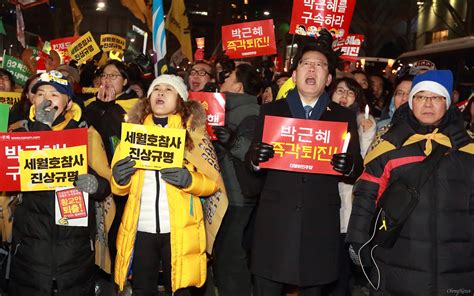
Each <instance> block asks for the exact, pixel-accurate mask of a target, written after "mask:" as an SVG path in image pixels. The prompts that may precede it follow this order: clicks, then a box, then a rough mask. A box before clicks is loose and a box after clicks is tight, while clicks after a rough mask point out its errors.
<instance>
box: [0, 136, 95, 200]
mask: <svg viewBox="0 0 474 296" xmlns="http://www.w3.org/2000/svg"><path fill="white" fill-rule="evenodd" d="M81 145H87V129H86V128H80V129H71V130H64V131H48V132H19V133H0V159H2V161H1V162H0V191H20V168H19V157H18V155H19V151H22V150H45V149H53V150H54V149H59V148H67V147H76V146H81Z"/></svg>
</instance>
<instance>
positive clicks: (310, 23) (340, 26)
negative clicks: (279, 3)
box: [289, 0, 356, 38]
mask: <svg viewBox="0 0 474 296" xmlns="http://www.w3.org/2000/svg"><path fill="white" fill-rule="evenodd" d="M355 3H356V0H294V1H293V12H292V14H291V23H290V31H289V33H290V34H298V35H304V36H312V37H316V36H317V32H319V31H320V30H321V28H326V29H328V31H329V32H331V33H332V34H333V36H334V37H336V38H341V37H344V36H345V35H346V34H347V32H349V26H350V24H351V19H352V14H353V13H354V7H355Z"/></svg>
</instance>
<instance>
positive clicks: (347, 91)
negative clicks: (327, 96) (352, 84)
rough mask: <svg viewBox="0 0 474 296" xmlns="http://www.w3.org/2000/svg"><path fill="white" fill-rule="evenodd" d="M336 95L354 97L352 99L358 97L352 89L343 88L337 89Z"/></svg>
mask: <svg viewBox="0 0 474 296" xmlns="http://www.w3.org/2000/svg"><path fill="white" fill-rule="evenodd" d="M335 93H336V94H338V95H340V96H343V95H346V96H348V97H352V98H355V96H356V94H355V92H354V91H352V90H350V89H343V88H341V87H338V88H336V91H335Z"/></svg>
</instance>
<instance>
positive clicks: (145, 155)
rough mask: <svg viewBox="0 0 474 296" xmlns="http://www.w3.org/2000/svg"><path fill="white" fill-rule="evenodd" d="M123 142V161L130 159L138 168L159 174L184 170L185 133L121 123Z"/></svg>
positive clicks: (170, 129)
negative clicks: (158, 172)
mask: <svg viewBox="0 0 474 296" xmlns="http://www.w3.org/2000/svg"><path fill="white" fill-rule="evenodd" d="M121 139H122V140H121V142H120V146H121V149H120V151H121V154H122V155H121V156H120V158H125V157H127V156H130V157H131V158H132V159H133V160H135V161H136V163H137V164H136V165H135V167H136V168H141V169H148V170H159V169H162V168H172V167H182V166H183V158H184V146H185V140H186V130H185V129H174V128H162V127H159V126H147V125H141V124H131V123H122V138H121Z"/></svg>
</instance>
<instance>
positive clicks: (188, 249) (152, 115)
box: [111, 75, 217, 296]
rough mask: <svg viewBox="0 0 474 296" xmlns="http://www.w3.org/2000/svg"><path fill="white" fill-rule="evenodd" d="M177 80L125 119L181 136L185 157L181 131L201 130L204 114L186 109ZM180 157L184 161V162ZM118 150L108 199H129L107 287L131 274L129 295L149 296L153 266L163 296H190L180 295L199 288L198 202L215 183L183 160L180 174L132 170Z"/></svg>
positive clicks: (202, 260) (195, 107)
mask: <svg viewBox="0 0 474 296" xmlns="http://www.w3.org/2000/svg"><path fill="white" fill-rule="evenodd" d="M187 97H188V92H187V90H186V86H185V84H184V82H183V80H182V79H181V78H180V77H178V76H174V75H161V76H159V77H158V78H156V79H155V80H154V81H153V82H152V84H151V86H150V88H149V90H148V95H147V98H146V99H144V100H143V101H141V102H140V103H138V104H137V105H136V106H135V108H134V111H133V112H131V114H132V115H131V116H130V120H129V122H131V123H138V124H144V125H158V126H161V127H169V128H185V129H187V133H186V134H187V136H186V143H185V146H186V151H187V152H188V151H191V150H192V149H193V145H194V144H193V141H192V139H191V137H190V136H189V130H193V131H196V130H202V131H203V132H204V129H202V128H197V127H199V126H200V127H202V126H203V125H204V123H205V113H204V110H203V109H202V107H201V106H200V104H199V103H197V102H186V101H187ZM185 155H186V154H185ZM119 158H120V145H119V146H118V147H117V151H116V152H115V154H114V158H113V160H112V165H113V169H112V175H113V177H112V181H111V184H112V192H113V193H114V194H116V195H120V196H125V195H127V194H128V195H129V197H128V200H127V204H126V205H125V211H124V214H123V217H122V222H121V224H120V228H119V233H118V236H117V257H116V261H115V282H116V283H117V284H118V285H119V287H120V290H122V289H123V286H124V284H125V282H126V280H127V277H128V275H129V273H130V272H131V274H132V279H133V282H132V288H133V295H137V296H138V295H155V293H156V289H157V286H158V271H159V261H160V260H161V261H162V263H163V272H164V275H165V288H166V292H167V295H171V293H172V292H171V291H173V292H175V293H174V295H190V294H189V293H190V292H189V289H186V288H187V287H193V286H195V287H200V286H202V285H203V284H204V282H205V280H206V254H205V249H206V235H205V229H204V219H203V211H202V206H201V202H200V197H201V196H209V195H211V194H213V193H214V192H216V190H217V185H216V182H215V181H214V180H213V179H211V178H209V177H207V176H206V175H205V174H203V173H202V172H200V171H199V170H198V169H197V167H196V166H195V165H193V164H192V163H190V162H189V161H187V160H186V159H185V160H184V167H183V168H169V169H161V170H159V171H152V170H144V169H136V168H134V165H135V161H133V160H131V158H130V157H129V156H128V157H126V158H124V159H121V160H119Z"/></svg>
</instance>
